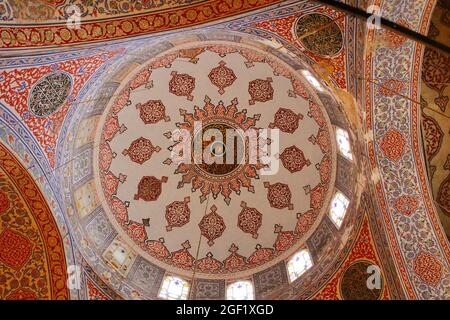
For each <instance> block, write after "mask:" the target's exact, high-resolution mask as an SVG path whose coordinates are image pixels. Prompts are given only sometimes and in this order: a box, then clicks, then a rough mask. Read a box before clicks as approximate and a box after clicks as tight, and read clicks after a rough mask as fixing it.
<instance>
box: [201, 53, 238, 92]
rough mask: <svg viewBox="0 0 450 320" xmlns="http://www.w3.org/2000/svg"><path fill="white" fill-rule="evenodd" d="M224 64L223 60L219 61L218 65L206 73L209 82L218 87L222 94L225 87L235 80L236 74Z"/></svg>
mask: <svg viewBox="0 0 450 320" xmlns="http://www.w3.org/2000/svg"><path fill="white" fill-rule="evenodd" d="M225 65H226V63H225V62H224V61H220V62H219V66H218V67H215V68H214V69H212V70H211V72H210V73H209V75H208V78H209V80H210V81H211V83H212V84H213V85H215V86H216V87H217V88H219V93H220V94H224V93H225V88H226V87H229V86H231V85H232V84H233V82H234V81H235V80H236V75H235V74H234V72H233V70H231V69H230V68H228V67H225Z"/></svg>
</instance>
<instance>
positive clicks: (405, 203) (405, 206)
mask: <svg viewBox="0 0 450 320" xmlns="http://www.w3.org/2000/svg"><path fill="white" fill-rule="evenodd" d="M418 206H419V202H418V201H417V198H416V197H412V196H401V197H400V198H398V199H397V201H396V202H395V206H394V207H395V209H396V210H397V211H399V212H401V213H402V214H404V215H407V216H410V215H411V214H413V213H414V211H416V210H417V207H418Z"/></svg>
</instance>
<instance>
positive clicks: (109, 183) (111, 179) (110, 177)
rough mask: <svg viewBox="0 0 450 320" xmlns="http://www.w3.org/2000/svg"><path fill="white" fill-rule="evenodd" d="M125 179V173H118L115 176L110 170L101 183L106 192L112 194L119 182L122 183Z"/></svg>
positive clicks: (114, 192) (115, 191)
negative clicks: (117, 175)
mask: <svg viewBox="0 0 450 320" xmlns="http://www.w3.org/2000/svg"><path fill="white" fill-rule="evenodd" d="M126 180H127V176H126V175H124V174H121V173H120V174H119V177H118V178H117V177H116V176H115V175H114V174H113V173H112V172H111V171H109V172H108V173H107V174H106V175H105V178H104V179H103V185H104V188H105V190H106V192H108V194H110V195H114V194H116V193H117V189H118V188H119V182H120V183H124V182H125V181H126Z"/></svg>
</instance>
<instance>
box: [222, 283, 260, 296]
mask: <svg viewBox="0 0 450 320" xmlns="http://www.w3.org/2000/svg"><path fill="white" fill-rule="evenodd" d="M227 299H228V300H253V299H254V296H253V284H252V283H251V282H250V281H238V282H235V283H233V284H230V285H229V286H228V288H227Z"/></svg>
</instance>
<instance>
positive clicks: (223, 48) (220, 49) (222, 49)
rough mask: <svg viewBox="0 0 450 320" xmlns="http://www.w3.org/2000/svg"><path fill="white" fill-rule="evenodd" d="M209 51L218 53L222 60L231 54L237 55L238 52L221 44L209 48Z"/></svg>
mask: <svg viewBox="0 0 450 320" xmlns="http://www.w3.org/2000/svg"><path fill="white" fill-rule="evenodd" d="M208 50H209V51H211V52H214V53H217V54H218V55H219V56H221V57H222V58H224V57H226V55H227V54H229V53H235V52H237V51H238V50H237V49H236V48H233V47H231V46H224V45H220V44H218V45H211V46H208Z"/></svg>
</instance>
